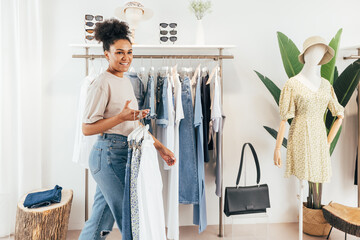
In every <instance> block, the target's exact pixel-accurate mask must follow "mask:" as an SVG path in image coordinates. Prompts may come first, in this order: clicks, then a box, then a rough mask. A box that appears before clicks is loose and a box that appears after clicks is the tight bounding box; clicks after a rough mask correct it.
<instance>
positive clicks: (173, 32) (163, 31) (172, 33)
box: [160, 30, 177, 35]
mask: <svg viewBox="0 0 360 240" xmlns="http://www.w3.org/2000/svg"><path fill="white" fill-rule="evenodd" d="M168 33H170V35H176V34H177V31H176V30H171V31H167V30H160V34H161V35H167V34H168Z"/></svg>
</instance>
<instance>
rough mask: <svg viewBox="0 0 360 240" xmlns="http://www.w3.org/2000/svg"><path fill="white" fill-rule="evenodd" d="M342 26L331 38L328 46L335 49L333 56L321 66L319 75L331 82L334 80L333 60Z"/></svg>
mask: <svg viewBox="0 0 360 240" xmlns="http://www.w3.org/2000/svg"><path fill="white" fill-rule="evenodd" d="M341 33H342V28H340V29H339V31H338V32H337V33H336V35H335V37H333V39H331V41H330V43H329V46H330V47H332V48H333V49H334V50H335V53H334V57H333V58H332V59H331V61H330V62H328V63H327V64H324V65H322V66H321V76H322V77H323V78H325V79H327V80H328V81H329V82H330V83H331V84H333V82H334V70H335V62H336V56H337V52H338V49H339V46H340V38H341Z"/></svg>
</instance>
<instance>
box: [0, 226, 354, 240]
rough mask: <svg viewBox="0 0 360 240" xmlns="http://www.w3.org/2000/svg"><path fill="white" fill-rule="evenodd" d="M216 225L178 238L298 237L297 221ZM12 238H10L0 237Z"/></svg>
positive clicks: (338, 235)
mask: <svg viewBox="0 0 360 240" xmlns="http://www.w3.org/2000/svg"><path fill="white" fill-rule="evenodd" d="M217 231H218V227H217V226H215V225H212V226H208V227H207V228H206V230H205V231H204V232H203V233H201V234H198V228H197V227H196V226H186V227H180V240H221V239H223V240H296V239H298V224H297V223H273V224H256V225H255V224H247V225H235V227H233V228H232V227H231V226H229V225H227V226H225V236H224V238H219V237H218V236H217ZM79 234H80V230H72V231H69V232H68V236H67V240H77V239H78V237H79ZM0 239H1V240H5V239H14V238H13V237H10V238H0ZM106 239H107V240H115V239H116V240H120V239H121V234H120V232H119V230H118V229H114V230H113V231H112V232H111V233H110V235H109V236H108V237H107V238H106ZM321 239H326V237H312V236H309V235H306V234H304V235H303V240H321ZM344 239H345V234H344V233H343V232H341V231H339V230H337V229H333V230H332V233H331V236H330V240H344ZM355 239H360V238H357V237H354V236H351V235H348V236H347V240H355Z"/></svg>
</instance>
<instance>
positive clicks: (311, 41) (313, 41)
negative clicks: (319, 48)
mask: <svg viewBox="0 0 360 240" xmlns="http://www.w3.org/2000/svg"><path fill="white" fill-rule="evenodd" d="M318 44H320V45H324V46H325V47H326V52H325V54H324V57H323V58H322V59H321V61H320V62H319V64H318V65H324V64H326V63H328V62H330V60H331V59H332V58H333V57H334V54H335V51H334V49H333V48H332V47H330V46H329V45H327V43H326V41H325V39H323V38H322V37H319V36H313V37H309V38H308V39H306V40H305V42H304V44H303V51H302V52H301V53H300V55H299V61H300V62H301V63H303V64H304V63H305V60H304V54H305V52H306V50H308V49H309V48H310V47H312V46H314V45H318Z"/></svg>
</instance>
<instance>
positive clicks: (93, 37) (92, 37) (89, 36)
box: [85, 35, 95, 41]
mask: <svg viewBox="0 0 360 240" xmlns="http://www.w3.org/2000/svg"><path fill="white" fill-rule="evenodd" d="M85 39H86V40H89V41H92V40H94V39H95V36H92V35H86V36H85Z"/></svg>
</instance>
